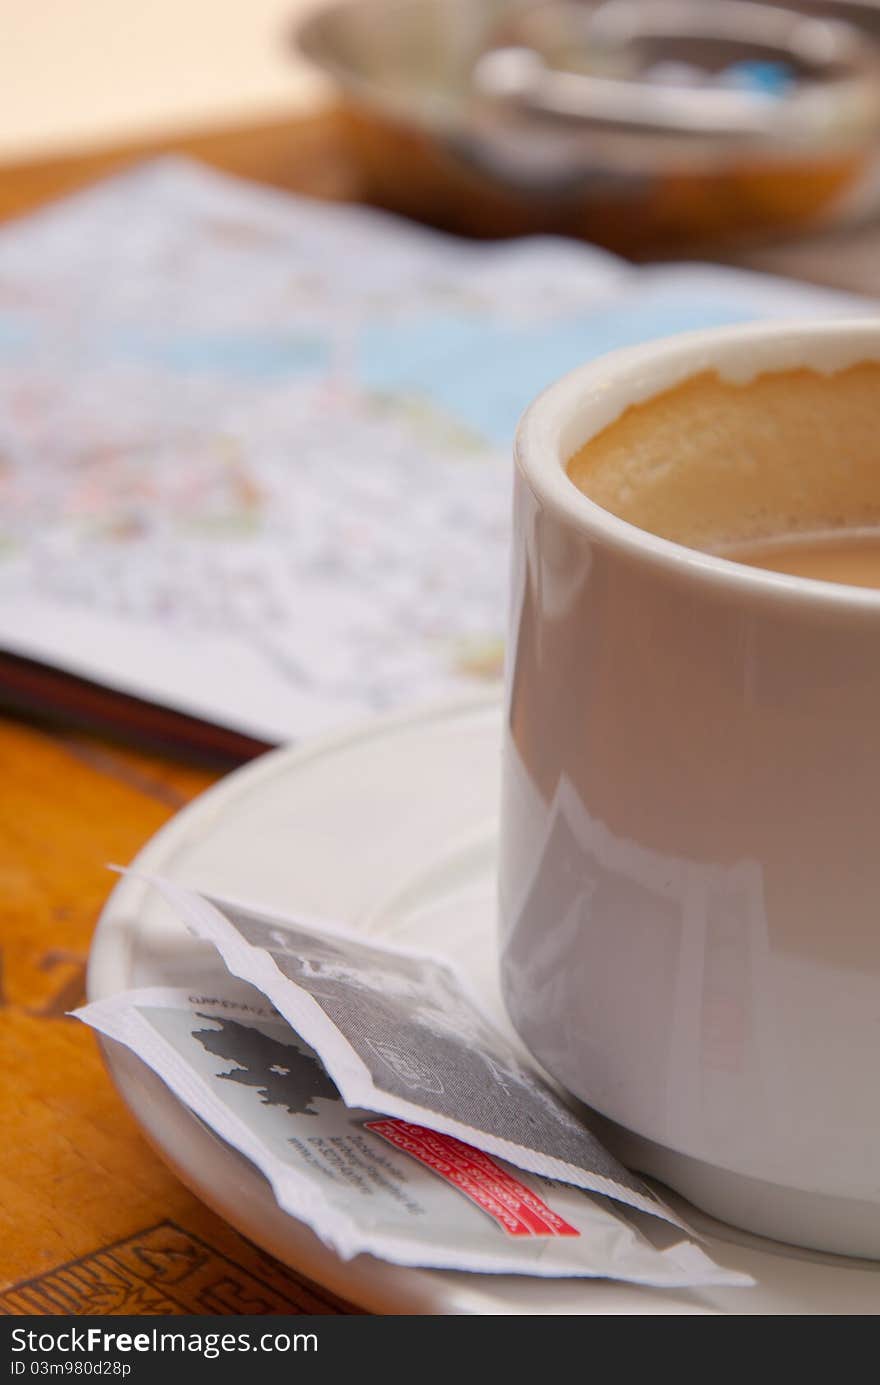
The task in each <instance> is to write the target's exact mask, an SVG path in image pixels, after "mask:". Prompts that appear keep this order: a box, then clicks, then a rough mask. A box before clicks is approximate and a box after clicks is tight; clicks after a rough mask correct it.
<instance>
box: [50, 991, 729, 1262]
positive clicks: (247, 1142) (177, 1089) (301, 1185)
mask: <svg viewBox="0 0 880 1385" xmlns="http://www.w3.org/2000/svg"><path fill="white" fill-rule="evenodd" d="M76 1014H77V1016H78V1018H80V1019H81V1020H83V1021H84V1022H85V1023H86V1024H89V1025H90V1026H91V1027H92V1028H94V1029H96V1030H98V1031H99V1032H100V1033H102V1034H104V1035H105V1036H107V1037H108V1038H110V1039H114V1040H116V1041H118V1042H120V1043H122V1044H125V1045H126V1047H128V1048H129V1049H131V1050H132V1052H133V1053H135V1054H137V1056H138V1057H139V1058H140V1059H141V1060H142V1061H143V1062H145V1063H146V1064H147V1065H148V1066H149V1067H150V1068H151V1069H152V1070H153V1072H155V1073H156V1074H157V1075H158V1076H159V1077H160V1078H161V1079H162V1081H163V1082H165V1084H166V1085H167V1086H168V1087H169V1088H170V1089H171V1091H172V1092H173V1093H174V1094H175V1095H176V1096H177V1097H179V1098H180V1100H182V1101H183V1102H184V1103H185V1104H186V1105H187V1106H189V1107H190V1109H191V1110H192V1111H194V1112H195V1114H196V1115H197V1116H199V1117H200V1118H201V1120H202V1121H204V1122H205V1124H206V1125H208V1126H209V1127H210V1129H211V1130H213V1131H214V1132H215V1133H216V1134H217V1135H219V1136H220V1137H221V1138H222V1139H224V1140H226V1141H227V1142H228V1143H229V1144H230V1145H233V1146H234V1147H235V1148H236V1149H238V1150H240V1151H241V1153H242V1154H244V1155H245V1156H246V1157H247V1158H249V1159H250V1160H251V1161H252V1162H253V1163H254V1164H255V1165H256V1167H257V1168H258V1169H259V1170H260V1171H261V1172H262V1173H263V1174H264V1175H265V1177H266V1178H267V1179H268V1181H269V1183H270V1185H271V1187H272V1190H273V1192H274V1194H275V1197H276V1199H277V1201H278V1204H279V1206H280V1207H281V1208H282V1210H283V1211H285V1212H288V1213H290V1214H291V1215H292V1216H294V1217H296V1218H298V1219H299V1220H301V1221H303V1222H305V1223H307V1224H308V1225H309V1226H310V1227H311V1228H312V1229H313V1230H314V1231H315V1232H316V1233H317V1234H318V1236H320V1237H321V1239H322V1240H323V1241H324V1242H325V1243H326V1244H327V1245H329V1246H330V1247H331V1248H332V1249H334V1250H335V1251H336V1252H337V1253H338V1254H340V1255H341V1256H343V1257H345V1258H350V1257H351V1256H354V1255H358V1254H360V1253H363V1252H369V1253H371V1254H373V1255H377V1256H379V1257H381V1258H382V1259H385V1260H390V1261H393V1262H394V1263H396V1264H401V1265H421V1266H425V1267H433V1268H454V1269H460V1270H472V1271H484V1272H496V1273H505V1274H510V1273H514V1274H531V1275H541V1276H559V1277H569V1276H583V1277H596V1276H601V1277H604V1278H614V1279H620V1280H625V1281H629V1282H632V1283H636V1284H646V1285H657V1286H666V1287H669V1288H688V1287H691V1288H692V1287H697V1286H701V1285H717V1284H726V1285H745V1284H749V1283H751V1282H752V1281H751V1280H749V1279H748V1277H747V1276H745V1275H742V1274H738V1273H736V1272H735V1271H731V1270H726V1269H723V1268H720V1267H718V1266H717V1265H715V1264H713V1262H712V1261H711V1260H710V1259H709V1258H708V1256H706V1255H705V1254H704V1252H703V1251H702V1250H700V1249H699V1248H698V1247H697V1246H695V1245H693V1244H691V1243H689V1242H688V1241H686V1240H681V1239H677V1238H679V1237H680V1236H681V1233H680V1232H679V1231H677V1230H673V1229H672V1228H670V1227H668V1226H662V1225H661V1224H660V1223H658V1222H656V1221H655V1220H654V1219H653V1218H650V1217H642V1218H639V1215H638V1214H633V1215H634V1216H635V1218H636V1220H640V1221H641V1222H642V1224H643V1226H645V1228H646V1230H647V1234H643V1232H642V1231H640V1230H639V1229H638V1227H637V1226H636V1225H635V1224H633V1222H632V1221H630V1220H628V1219H627V1218H626V1217H625V1216H624V1215H622V1214H621V1212H620V1211H619V1209H615V1208H613V1207H612V1204H611V1203H609V1201H608V1200H607V1199H605V1198H601V1197H597V1196H594V1195H591V1194H589V1193H585V1192H582V1191H581V1190H580V1189H578V1188H573V1187H571V1186H569V1185H566V1184H561V1183H555V1182H552V1181H550V1180H548V1179H545V1178H541V1177H539V1176H537V1175H534V1174H523V1173H521V1172H520V1171H519V1170H516V1169H514V1168H512V1167H511V1165H509V1164H507V1163H505V1162H503V1161H501V1160H497V1159H494V1158H491V1157H489V1156H487V1155H485V1154H482V1153H480V1152H479V1151H477V1150H474V1149H470V1148H468V1147H467V1146H465V1145H462V1144H461V1143H460V1142H459V1141H457V1140H454V1139H451V1138H450V1137H449V1136H445V1135H441V1134H437V1133H436V1132H433V1131H430V1130H426V1129H424V1128H423V1127H420V1126H417V1125H414V1124H412V1123H410V1122H404V1121H399V1120H394V1119H388V1118H382V1119H377V1118H376V1117H375V1114H374V1113H372V1112H370V1111H367V1110H363V1109H357V1108H352V1107H349V1106H347V1105H346V1104H345V1103H344V1102H343V1101H342V1099H341V1097H340V1095H339V1092H338V1090H337V1088H336V1086H335V1084H334V1083H333V1082H332V1081H331V1079H330V1077H329V1076H328V1074H327V1072H326V1069H325V1068H324V1066H323V1065H322V1064H321V1062H320V1060H319V1058H318V1057H317V1055H316V1054H315V1052H314V1051H313V1050H312V1049H311V1048H310V1047H309V1046H308V1044H306V1043H305V1041H304V1040H303V1039H301V1038H300V1037H299V1036H298V1035H297V1034H295V1033H294V1031H293V1030H292V1029H291V1028H290V1026H289V1025H288V1024H287V1023H286V1022H285V1020H284V1019H283V1018H282V1017H281V1016H280V1015H279V1014H278V1013H277V1012H276V1011H275V1010H274V1009H273V1008H272V1007H271V1006H269V1005H268V1004H267V1003H266V1002H265V1001H264V999H263V997H262V995H260V994H259V993H258V992H256V991H254V990H253V989H252V988H250V987H248V986H244V985H242V984H241V983H240V982H238V981H235V980H233V979H232V978H231V977H228V976H227V977H224V978H223V981H222V984H221V985H220V986H219V987H218V988H216V989H215V990H214V993H208V994H193V993H192V992H191V991H188V990H186V989H183V988H171V987H161V988H152V989H147V990H139V991H127V992H122V993H119V994H117V995H115V996H112V997H110V998H109V999H104V1000H99V1001H95V1002H93V1003H92V1004H90V1005H87V1006H85V1007H84V1008H83V1009H81V1010H78V1011H77V1012H76ZM657 1233H659V1234H660V1239H662V1240H665V1242H666V1244H665V1245H660V1244H656V1243H654V1242H657V1240H658V1235H657ZM649 1237H651V1239H649ZM670 1241H672V1242H673V1243H672V1244H669V1242H670Z"/></svg>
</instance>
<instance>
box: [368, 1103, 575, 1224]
mask: <svg viewBox="0 0 880 1385" xmlns="http://www.w3.org/2000/svg"><path fill="white" fill-rule="evenodd" d="M365 1124H366V1129H367V1130H372V1132H373V1134H374V1135H380V1136H381V1137H382V1139H383V1140H387V1141H388V1143H389V1144H391V1145H394V1147H395V1149H399V1150H402V1151H403V1153H405V1154H409V1155H411V1156H412V1158H413V1159H417V1160H418V1162H419V1163H420V1164H423V1165H424V1166H425V1168H428V1169H430V1170H431V1171H432V1173H436V1174H438V1175H439V1176H440V1177H441V1178H442V1179H444V1180H445V1181H446V1182H447V1183H451V1184H452V1185H453V1187H455V1188H458V1190H459V1192H462V1193H464V1195H465V1196H466V1197H468V1198H470V1200H471V1202H474V1203H476V1205H477V1206H478V1207H479V1208H480V1209H481V1210H482V1211H483V1212H486V1213H487V1214H488V1215H489V1216H490V1217H491V1218H492V1219H493V1221H495V1222H496V1223H497V1224H498V1225H499V1226H500V1227H501V1228H502V1230H503V1231H506V1233H507V1235H508V1236H579V1235H580V1234H581V1233H580V1232H579V1231H578V1230H577V1229H576V1228H575V1227H573V1226H570V1225H569V1224H568V1222H567V1221H564V1220H563V1218H562V1217H560V1216H558V1215H557V1213H556V1212H554V1211H553V1209H552V1208H551V1207H548V1206H547V1204H546V1202H544V1201H543V1199H542V1198H540V1197H538V1195H537V1193H534V1192H532V1190H531V1188H528V1187H526V1185H525V1183H521V1182H520V1180H519V1179H518V1178H514V1177H513V1175H512V1174H510V1173H508V1171H507V1170H506V1169H503V1168H502V1167H501V1165H500V1164H498V1163H496V1162H495V1160H494V1159H492V1158H491V1157H490V1156H489V1155H488V1154H483V1153H482V1151H481V1150H478V1149H473V1148H472V1147H471V1146H470V1145H466V1144H463V1143H462V1141H461V1140H456V1139H455V1138H454V1137H453V1136H452V1135H440V1134H438V1133H437V1131H436V1130H428V1129H427V1128H426V1127H425V1126H423V1125H411V1124H410V1123H409V1122H408V1121H402V1120H391V1119H388V1120H376V1121H367V1122H366V1123H365Z"/></svg>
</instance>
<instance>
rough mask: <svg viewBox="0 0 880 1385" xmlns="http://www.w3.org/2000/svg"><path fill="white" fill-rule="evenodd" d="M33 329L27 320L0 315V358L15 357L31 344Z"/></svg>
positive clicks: (16, 316)
mask: <svg viewBox="0 0 880 1385" xmlns="http://www.w3.org/2000/svg"><path fill="white" fill-rule="evenodd" d="M34 335H35V334H34V329H33V326H32V325H31V323H30V322H28V321H27V319H25V318H22V317H19V316H18V315H17V314H14V313H0V356H16V355H17V354H18V353H19V352H21V351H24V350H25V349H26V348H27V347H29V346H31V345H32V344H33V340H34Z"/></svg>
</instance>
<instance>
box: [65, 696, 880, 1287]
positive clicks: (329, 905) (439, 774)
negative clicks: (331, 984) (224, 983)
mask: <svg viewBox="0 0 880 1385" xmlns="http://www.w3.org/2000/svg"><path fill="white" fill-rule="evenodd" d="M499 746H500V713H499V709H498V704H497V702H496V701H495V700H494V699H493V700H492V701H488V700H484V701H481V702H478V703H473V702H471V703H468V704H467V705H466V706H456V707H452V708H449V707H446V708H444V709H442V710H440V711H435V712H430V713H422V714H421V715H418V716H410V717H403V718H400V717H398V718H395V719H393V720H385V721H374V722H371V723H370V724H368V725H365V726H363V727H362V728H360V729H359V730H356V731H354V732H352V733H350V734H348V735H344V736H339V737H337V738H335V739H332V740H324V741H321V742H320V743H315V744H311V745H308V746H306V747H305V748H303V749H299V750H296V749H290V750H280V751H275V752H274V753H272V754H270V755H266V756H264V757H263V758H261V759H260V760H258V761H256V762H255V763H254V764H252V765H249V766H248V767H247V768H245V769H243V770H240V771H238V772H237V773H235V774H232V775H230V776H229V777H228V778H227V779H224V780H223V781H222V782H221V783H220V784H218V785H217V786H216V787H215V788H213V789H211V790H210V791H209V792H208V793H206V794H204V795H202V797H201V798H199V799H198V800H197V801H196V802H194V803H193V804H192V805H191V806H190V807H189V808H187V809H186V810H185V811H184V812H182V813H180V814H179V815H178V816H177V817H176V818H175V819H174V820H173V822H171V823H170V824H169V825H168V826H167V827H166V828H165V829H164V830H163V831H162V832H160V833H159V834H158V836H157V837H155V838H154V840H153V841H152V842H151V843H150V845H149V846H148V847H147V848H146V849H145V850H144V851H143V852H142V853H141V855H140V857H139V858H138V865H139V866H141V867H143V869H144V870H150V871H154V872H161V873H162V874H163V875H168V876H171V877H173V878H174V879H177V880H180V881H181V882H182V883H185V884H187V885H191V886H195V887H200V888H203V889H211V890H214V891H216V892H218V893H224V892H226V893H230V894H233V895H238V896H243V897H247V898H250V899H253V900H254V901H259V902H260V903H262V904H264V905H266V906H267V907H270V908H273V907H274V908H277V909H282V910H285V909H286V910H300V911H304V912H306V913H315V914H319V915H323V916H325V917H331V918H334V917H335V918H338V919H341V920H345V921H346V922H349V923H354V924H357V925H359V926H360V927H362V928H363V929H364V930H365V932H368V933H372V934H375V935H376V936H382V937H394V938H397V939H405V940H406V941H407V942H408V943H410V944H420V943H423V944H424V945H425V946H426V947H427V948H430V950H431V951H433V952H441V951H445V952H447V953H448V954H449V955H450V956H451V957H453V958H455V959H456V960H457V961H459V963H463V964H465V965H466V966H467V967H468V969H469V971H470V974H471V978H472V981H473V983H474V984H475V985H476V986H478V987H479V988H480V989H481V990H482V991H483V993H484V995H485V997H486V1001H487V1004H489V1005H490V1006H491V1007H492V1008H493V1009H494V1010H495V1012H496V1014H498V1015H499V1017H501V1013H502V1012H501V1000H500V996H499V992H498V985H497V980H496V974H495V946H494V937H493V933H494V917H495V909H494V850H495V813H496V800H497V797H498V771H499ZM217 966H218V963H217V961H216V959H215V957H214V955H213V953H212V952H210V950H205V947H204V945H203V944H200V943H197V942H195V941H194V940H193V939H192V938H190V937H189V935H188V934H187V933H186V931H185V930H184V928H183V926H182V925H181V924H179V923H178V922H177V920H176V919H175V918H174V916H173V915H172V914H171V913H170V911H169V910H168V908H167V906H166V905H164V904H163V902H162V901H161V900H160V899H159V898H158V897H157V895H156V893H155V892H154V891H149V890H148V889H146V888H145V887H144V886H143V885H142V884H140V883H139V882H138V881H135V880H133V879H126V880H123V881H122V883H121V884H119V885H118V886H117V888H116V889H115V890H114V892H113V895H112V896H111V898H110V901H109V903H108V904H107V907H106V909H105V911H104V914H103V916H102V918H101V921H100V924H99V926H98V931H97V934H96V936H95V942H94V946H93V949H92V956H91V962H90V967H89V996H90V998H91V999H97V998H99V997H101V996H107V995H111V994H113V993H114V992H116V991H119V990H122V989H126V988H129V987H133V986H150V985H163V984H173V983H176V984H201V985H204V984H205V983H206V982H207V980H208V978H209V977H210V975H211V973H212V971H215V969H216V968H217ZM107 1059H108V1063H109V1066H110V1071H111V1073H112V1075H113V1078H114V1080H115V1082H116V1084H117V1086H118V1088H119V1090H120V1092H121V1093H122V1095H123V1097H124V1098H125V1100H126V1102H127V1103H128V1105H129V1107H130V1109H131V1110H132V1111H133V1113H134V1115H135V1117H136V1118H137V1120H138V1121H139V1122H140V1124H141V1126H142V1127H143V1129H144V1131H145V1133H146V1134H147V1136H148V1138H149V1139H150V1141H151V1142H152V1144H153V1146H154V1147H155V1148H156V1150H157V1151H158V1152H159V1153H160V1154H161V1156H162V1157H163V1158H164V1159H165V1160H166V1162H167V1163H168V1164H170V1165H171V1167H172V1168H173V1169H174V1170H175V1172H176V1173H177V1174H178V1176H179V1177H180V1178H181V1179H182V1180H183V1182H184V1183H186V1184H187V1185H188V1187H190V1188H191V1189H192V1190H193V1192H195V1193H196V1194H197V1195H198V1196H199V1197H200V1198H202V1199H203V1201H205V1202H207V1203H208V1204H209V1205H210V1206H211V1207H213V1208H214V1209H215V1211H217V1212H219V1213H220V1215H221V1216H223V1217H225V1218H226V1219H227V1220H228V1221H229V1222H231V1223H232V1224H233V1225H234V1226H236V1227H237V1228H238V1229H239V1230H240V1231H241V1232H242V1233H243V1234H244V1235H246V1236H248V1237H249V1238H250V1239H251V1240H252V1241H255V1242H256V1243H257V1244H258V1245H261V1246H263V1247H264V1248H265V1249H266V1250H268V1251H270V1252H271V1253H272V1254H273V1255H275V1256H277V1257H278V1258H279V1259H280V1260H282V1261H284V1262H285V1263H286V1264H287V1265H290V1266H291V1267H292V1268H294V1269H296V1270H299V1271H300V1272H302V1273H303V1274H305V1275H307V1276H308V1277H309V1278H311V1279H313V1280H316V1281H317V1282H319V1283H321V1284H323V1285H325V1286H326V1287H328V1288H329V1289H332V1290H333V1291H334V1292H335V1293H337V1294H339V1295H341V1296H342V1297H344V1298H347V1299H349V1300H351V1301H353V1302H355V1303H357V1304H360V1305H362V1306H363V1307H364V1308H366V1309H368V1310H371V1311H373V1312H385V1313H492V1314H512V1313H533V1314H577V1313H585V1314H617V1313H620V1314H655V1313H656V1314H705V1313H733V1314H753V1313H759V1314H800V1313H824V1314H829V1313H830V1314H838V1313H847V1314H852V1313H869V1314H873V1313H877V1312H878V1311H880V1264H878V1265H874V1264H869V1263H867V1262H865V1261H864V1260H860V1261H857V1260H844V1259H838V1258H836V1257H833V1256H829V1255H820V1254H814V1253H812V1252H809V1251H801V1250H794V1249H790V1248H789V1247H787V1246H783V1245H781V1244H779V1243H778V1242H772V1241H762V1240H759V1239H758V1238H756V1237H754V1236H750V1235H747V1234H745V1233H739V1232H736V1231H733V1230H731V1229H729V1228H727V1227H724V1226H722V1225H720V1224H719V1223H716V1222H711V1221H709V1220H708V1219H707V1218H705V1217H703V1216H702V1215H701V1214H700V1213H698V1212H696V1211H694V1210H693V1209H688V1208H686V1207H683V1210H684V1211H685V1213H686V1215H688V1216H689V1217H690V1219H691V1222H692V1224H695V1225H697V1226H698V1227H699V1229H700V1230H702V1231H703V1232H704V1233H705V1234H706V1236H707V1242H708V1249H709V1252H710V1254H712V1255H714V1256H715V1257H716V1258H717V1259H718V1260H719V1261H721V1262H723V1263H724V1264H728V1265H731V1266H733V1267H735V1268H737V1269H741V1270H745V1271H747V1272H748V1273H750V1274H751V1275H753V1276H754V1278H755V1279H756V1280H757V1287H756V1288H754V1289H712V1290H704V1291H701V1292H700V1293H691V1292H678V1291H675V1292H673V1291H659V1290H648V1289H640V1288H637V1287H632V1286H628V1285H623V1284H615V1283H611V1282H606V1281H601V1282H600V1281H589V1280H582V1281H575V1280H547V1279H544V1280H541V1279H528V1278H520V1277H518V1276H508V1277H502V1276H489V1275H479V1274H459V1273H449V1272H446V1271H442V1272H441V1271H438V1270H412V1269H401V1268H399V1267H397V1266H394V1265H388V1264H384V1263H382V1262H380V1261H378V1260H374V1259H372V1258H371V1257H369V1256H360V1257H358V1258H357V1259H356V1260H354V1261H350V1262H348V1263H345V1262H343V1261H341V1260H339V1259H338V1258H337V1257H336V1256H335V1255H333V1254H331V1253H330V1252H329V1251H328V1250H326V1249H325V1248H324V1246H322V1245H321V1243H320V1242H319V1241H318V1240H317V1238H316V1237H315V1236H314V1235H313V1234H312V1233H311V1232H310V1231H309V1230H307V1229H306V1228H305V1227H304V1226H303V1225H302V1224H301V1223H299V1222H296V1221H294V1220H293V1219H292V1218H291V1217H288V1216H286V1215H285V1214H284V1213H282V1212H280V1211H279V1210H278V1207H277V1205H276V1204H275V1201H274V1199H273V1197H272V1194H271V1192H270V1190H269V1186H268V1184H267V1183H266V1182H265V1181H264V1180H263V1178H262V1176H261V1175H260V1174H259V1173H257V1172H256V1170H255V1169H254V1168H253V1167H252V1166H251V1165H250V1164H249V1163H247V1161H246V1160H244V1159H243V1158H242V1157H241V1156H240V1155H239V1154H237V1153H236V1152H235V1151H233V1150H231V1149H230V1148H229V1147H228V1146H226V1145H225V1144H223V1143H222V1142H221V1141H220V1140H218V1139H217V1138H216V1137H215V1136H214V1135H212V1134H211V1132H210V1131H208V1130H207V1129H206V1128H205V1127H204V1126H203V1125H202V1124H201V1123H200V1122H199V1121H198V1120H197V1119H196V1117H194V1116H193V1115H192V1114H191V1113H190V1112H189V1111H188V1110H187V1109H186V1108H185V1107H184V1106H182V1105H181V1104H180V1103H179V1102H178V1101H177V1100H176V1098H175V1097H173V1096H172V1095H171V1094H170V1093H169V1092H168V1091H167V1090H166V1088H165V1087H164V1086H163V1085H162V1084H161V1083H160V1082H159V1081H158V1079H157V1078H155V1077H154V1076H153V1075H152V1074H151V1073H149V1072H148V1071H147V1070H146V1069H145V1068H144V1067H143V1066H142V1065H141V1064H140V1063H139V1061H138V1060H137V1059H135V1058H134V1057H133V1056H132V1055H131V1054H129V1053H128V1052H127V1051H125V1050H123V1049H121V1048H118V1047H116V1046H115V1045H114V1046H112V1047H111V1046H108V1051H107ZM682 1206H683V1205H682Z"/></svg>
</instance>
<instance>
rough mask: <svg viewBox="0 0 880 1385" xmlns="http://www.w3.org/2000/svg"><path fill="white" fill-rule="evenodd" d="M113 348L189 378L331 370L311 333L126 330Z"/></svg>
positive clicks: (253, 376) (120, 354)
mask: <svg viewBox="0 0 880 1385" xmlns="http://www.w3.org/2000/svg"><path fill="white" fill-rule="evenodd" d="M110 350H111V352H112V354H113V356H114V357H115V358H116V359H119V358H120V357H122V358H127V359H129V360H135V361H137V362H139V363H141V364H145V365H151V366H161V367H163V368H165V369H166V370H173V371H179V372H181V373H183V374H188V373H192V374H197V373H205V374H212V375H218V374H219V375H232V376H239V377H241V376H246V377H248V378H250V379H274V378H277V377H280V376H284V375H302V374H311V373H314V372H316V371H320V370H323V369H325V368H326V366H327V361H328V350H327V346H326V344H325V343H324V342H323V341H322V340H321V339H320V338H319V337H315V336H313V335H311V334H309V335H306V334H305V333H296V332H283V333H282V332H277V333H273V332H256V333H246V332H242V333H229V334H225V335H224V334H222V333H215V332H211V333H208V332H204V333H194V332H184V333H175V334H174V335H172V334H170V333H169V334H168V335H165V334H159V333H155V334H153V333H146V332H140V331H136V330H129V329H126V330H124V331H117V332H114V334H113V339H112V342H111V343H110Z"/></svg>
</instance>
